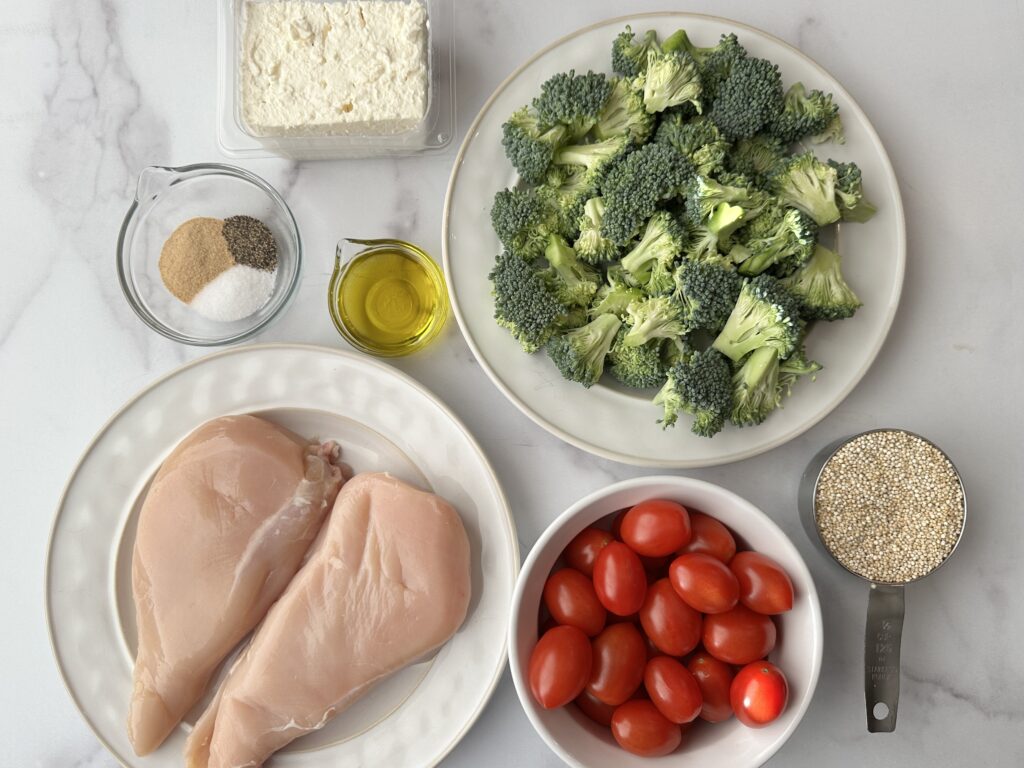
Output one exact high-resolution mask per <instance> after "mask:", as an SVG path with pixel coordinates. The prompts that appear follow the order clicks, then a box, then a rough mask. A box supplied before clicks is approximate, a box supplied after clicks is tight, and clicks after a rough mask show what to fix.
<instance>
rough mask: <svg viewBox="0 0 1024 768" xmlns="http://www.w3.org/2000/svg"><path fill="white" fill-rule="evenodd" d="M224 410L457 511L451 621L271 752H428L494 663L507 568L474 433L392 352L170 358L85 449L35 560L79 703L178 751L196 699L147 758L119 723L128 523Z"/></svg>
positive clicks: (392, 757) (115, 725) (111, 724)
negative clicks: (323, 447) (323, 445)
mask: <svg viewBox="0 0 1024 768" xmlns="http://www.w3.org/2000/svg"><path fill="white" fill-rule="evenodd" d="M234 413H255V414H258V415H261V416H264V417H265V418H268V419H270V420H272V421H275V422H277V423H279V424H281V425H283V426H285V427H288V428H289V429H292V430H293V431H295V432H297V433H298V434H301V435H303V436H305V437H308V438H313V437H318V438H320V439H335V440H337V441H338V442H339V443H340V444H341V446H342V458H343V460H345V461H346V462H348V463H349V464H350V465H352V467H353V469H354V470H355V471H357V472H362V471H370V470H373V471H388V472H391V473H392V474H394V475H396V476H398V477H400V478H402V479H404V480H407V481H409V482H412V483H414V484H416V485H419V486H421V487H426V488H429V489H430V490H433V491H434V492H435V493H438V494H440V495H441V496H443V497H444V498H446V499H448V500H449V501H450V502H451V503H452V504H453V505H454V506H455V508H456V509H457V510H458V511H459V514H460V515H461V516H462V520H463V522H464V523H465V526H466V532H467V533H468V535H469V540H470V547H471V552H472V556H471V563H472V584H473V595H472V598H471V600H470V606H469V613H468V615H467V618H466V621H465V623H464V624H463V625H462V627H461V628H460V629H459V631H458V632H457V633H456V634H455V636H454V637H453V638H452V639H451V640H450V641H449V642H448V643H447V644H446V645H445V646H444V647H443V648H442V649H441V650H440V652H439V653H438V654H437V655H436V656H435V657H434V658H433V659H431V660H429V661H425V662H422V663H419V664H415V665H412V666H410V667H407V668H405V669H404V670H402V671H401V672H399V673H397V674H396V675H394V676H392V677H391V678H389V679H387V680H386V681H385V682H383V683H382V684H381V685H379V686H378V687H376V688H375V689H374V690H373V691H372V692H371V693H370V694H368V695H367V696H366V697H364V698H363V699H361V700H360V701H358V702H357V703H356V704H354V705H353V706H352V707H351V708H350V709H348V710H346V711H345V712H344V713H342V714H341V715H339V716H338V717H337V718H335V719H334V720H333V721H332V722H331V723H329V724H328V725H327V726H326V727H325V728H323V729H322V730H321V731H319V732H317V733H314V734H311V735H310V736H307V737H305V738H303V739H300V740H298V741H296V742H294V743H293V744H292V745H291V746H290V747H288V748H287V749H286V750H285V751H283V752H282V753H280V754H279V755H278V756H276V757H274V758H273V759H272V760H271V763H270V764H272V765H274V766H282V767H284V766H293V767H294V768H311V767H312V766H318V767H320V766H325V765H330V766H332V767H334V768H348V767H351V768H355V767H356V766H367V765H386V766H388V767H389V768H405V767H408V768H412V767H413V766H416V767H417V768H419V767H421V766H432V765H434V764H436V763H437V762H439V761H440V760H441V759H442V758H443V757H444V756H445V755H446V754H447V753H448V752H449V751H450V750H451V749H452V747H454V746H455V744H456V743H457V742H458V741H459V739H460V738H461V737H462V736H463V735H464V734H465V733H466V731H467V730H468V729H469V727H470V726H471V725H472V724H473V722H474V721H475V720H476V718H477V716H478V715H479V714H480V712H481V710H482V709H483V707H484V704H485V703H486V702H487V700H488V698H490V695H491V693H492V692H493V690H494V688H495V686H496V685H497V682H498V679H499V677H500V675H501V672H502V670H503V668H504V666H505V658H506V633H507V627H508V606H509V603H510V600H511V595H512V589H513V586H514V582H515V577H516V574H517V572H518V569H519V554H518V545H517V541H516V535H515V529H514V526H513V522H512V518H511V516H510V514H509V509H508V505H507V503H506V501H505V497H504V495H503V493H502V490H501V487H500V485H499V484H498V480H497V479H496V478H495V475H494V472H493V471H492V470H491V467H490V465H489V464H488V463H487V459H486V458H485V457H484V455H483V453H482V452H481V451H480V448H479V446H478V445H477V444H476V442H475V441H474V440H473V438H472V436H470V434H469V433H468V432H467V431H466V428H465V427H464V426H463V425H462V424H461V423H460V422H459V420H458V419H457V418H456V417H455V416H454V415H453V414H452V413H451V411H449V410H448V409H447V408H446V407H445V406H444V405H443V404H442V403H441V402H440V401H439V400H438V399H437V398H435V397H434V396H433V395H432V394H430V393H429V392H428V391H427V390H425V389H424V388H423V387H421V386H420V385H419V384H417V383H416V382H415V381H413V380H412V379H410V378H409V377H407V376H405V375H404V374H402V373H400V372H398V371H396V370H395V369H394V368H391V367H390V366H387V365H385V364H383V363H380V362H377V361H375V360H371V359H369V358H367V357H363V356H358V355H355V354H352V353H348V352H342V351H338V350H332V349H326V348H321V347H310V346H296V345H280V344H271V345H261V346H247V347H239V348H237V349H231V350H227V351H225V352H220V353H217V354H214V355H211V356H209V357H205V358H203V359H201V360H198V361H196V362H193V363H191V364H189V365H186V366H184V367H182V368H179V369H178V370H176V371H174V372H173V373H171V374H169V375H168V376H166V377H165V378H163V379H161V380H159V381H158V382H156V383H155V384H153V385H152V386H150V387H149V388H147V389H146V390H144V391H143V392H142V393H141V394H139V395H138V396H137V397H136V398H135V399H133V400H132V401H130V402H129V403H128V404H127V405H126V406H125V407H124V408H122V409H121V410H120V411H119V412H118V413H117V414H116V415H115V416H114V417H113V418H112V419H111V421H110V422H109V423H108V424H107V425H106V426H105V427H104V428H103V429H102V430H101V431H100V433H99V435H97V437H96V438H95V440H94V441H93V443H92V445H90V446H89V448H88V449H87V450H86V452H85V454H84V455H83V456H82V459H81V460H80V462H79V464H78V467H77V468H76V469H75V471H74V473H73V474H72V476H71V479H70V480H69V481H68V485H67V488H66V489H65V492H64V495H63V498H62V499H61V502H60V506H59V508H58V510H57V516H56V519H55V521H54V526H53V531H52V535H51V540H50V548H49V553H48V559H47V567H46V578H47V583H46V600H47V619H48V622H49V628H50V637H51V641H52V644H53V650H54V654H55V656H56V659H57V663H58V665H59V666H60V670H61V673H62V675H63V676H64V681H65V683H66V685H67V688H68V691H69V692H70V694H71V696H72V698H73V699H74V701H75V703H76V705H77V706H78V708H79V710H80V711H81V713H82V716H83V717H84V718H85V719H86V721H87V722H88V724H89V725H90V726H91V727H92V729H93V731H95V733H96V735H97V736H98V737H99V739H100V741H102V742H103V744H104V745H105V746H106V747H107V748H108V749H109V750H110V751H111V752H112V753H113V755H114V756H115V757H116V758H117V759H118V760H119V761H120V762H121V764H122V765H125V766H131V768H143V766H145V767H146V768H171V767H172V766H173V768H180V766H181V765H182V762H183V758H182V749H183V746H184V742H185V738H186V736H187V734H188V731H189V730H190V728H191V723H193V722H194V721H195V718H196V717H197V716H198V714H199V712H200V711H201V707H202V704H203V703H205V702H201V704H200V706H198V707H197V708H196V710H195V711H193V712H192V713H190V715H189V716H188V717H186V721H185V723H183V724H182V725H181V726H180V727H178V728H177V729H176V730H175V731H174V732H173V733H172V735H171V736H170V738H169V739H168V740H167V741H166V742H165V743H164V745H163V746H161V747H160V748H159V749H158V750H157V751H156V752H155V753H154V754H153V755H151V756H149V757H146V758H145V759H140V758H137V757H135V755H134V752H133V751H132V749H131V746H130V745H129V743H128V737H127V732H126V730H125V723H126V716H127V711H128V699H129V696H130V694H131V689H132V687H131V668H132V661H133V658H134V652H135V622H134V609H133V606H132V599H131V583H130V562H131V552H132V547H133V542H134V536H135V523H136V520H137V515H138V510H139V508H140V505H141V502H142V498H143V496H144V493H145V490H146V488H147V487H148V484H149V481H150V479H151V478H152V476H153V474H154V473H155V472H156V470H157V468H158V467H159V466H160V463H161V462H162V461H163V459H164V458H165V457H166V456H167V454H168V453H170V451H171V450H172V449H173V448H174V446H175V445H177V444H178V442H179V441H181V439H182V438H184V437H185V435H187V434H188V433H189V432H191V431H192V430H193V429H194V428H195V427H197V426H198V425H200V424H202V423H203V422H205V421H207V420H209V419H212V418H214V417H217V416H223V415H226V414H234Z"/></svg>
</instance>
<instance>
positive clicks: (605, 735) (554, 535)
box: [509, 476, 823, 768]
mask: <svg viewBox="0 0 1024 768" xmlns="http://www.w3.org/2000/svg"><path fill="white" fill-rule="evenodd" d="M645 499H674V500H676V501H678V502H680V503H682V504H683V505H684V506H687V507H691V508H693V509H697V510H700V511H702V512H706V513H707V514H709V515H712V516H714V517H715V518H717V519H718V520H720V521H721V522H723V523H724V524H725V525H727V526H728V527H729V528H730V530H732V532H733V533H734V534H735V535H736V537H737V540H738V541H739V542H740V543H741V546H743V547H744V548H749V549H755V550H757V551H758V552H763V553H764V554H766V555H768V556H770V557H772V558H774V559H775V560H776V561H778V562H779V564H780V565H782V566H783V567H784V568H785V569H786V572H787V573H788V574H789V577H790V578H791V579H792V581H793V587H794V590H795V600H794V603H793V610H791V611H789V612H788V613H786V614H783V615H782V616H779V617H776V620H777V624H778V628H779V633H778V635H779V640H778V643H777V645H776V646H775V649H774V650H773V651H772V652H771V654H769V657H768V658H769V659H770V660H771V661H772V662H774V663H776V664H777V665H778V666H779V667H781V668H782V670H783V672H785V674H786V678H787V679H788V681H789V689H790V690H789V705H788V706H787V707H786V710H785V712H783V713H782V716H781V717H780V718H779V719H778V720H776V721H775V722H774V723H772V724H771V725H769V726H768V727H766V728H760V729H754V728H747V727H746V726H744V725H742V724H740V723H739V722H738V721H737V720H736V719H735V718H732V719H731V720H729V721H727V722H725V723H719V724H717V725H714V726H711V725H708V724H707V723H701V727H698V728H695V729H694V730H693V731H692V732H691V733H690V734H689V736H688V737H687V738H686V739H685V741H684V744H683V746H682V747H681V748H680V750H678V751H676V752H674V753H673V754H671V755H668V756H666V757H661V758H649V757H637V756H635V755H632V754H630V753H628V752H626V751H625V750H623V749H621V748H620V747H619V746H618V745H617V744H616V743H615V740H614V739H613V738H612V736H611V732H610V731H609V730H608V729H607V728H602V727H600V726H598V725H597V724H596V723H594V722H592V721H591V720H590V719H588V718H587V717H586V716H584V715H583V714H582V713H580V712H579V711H578V710H577V709H576V708H575V707H565V708H562V709H554V710H544V709H542V708H541V707H540V706H539V705H538V704H537V703H536V702H535V701H534V700H533V696H532V695H531V694H530V687H529V683H528V682H527V668H528V665H529V659H530V652H531V651H532V650H533V647H534V644H535V643H536V642H537V612H538V607H539V606H540V601H541V592H542V590H543V588H544V582H545V581H546V579H547V576H548V574H549V573H550V572H551V569H552V567H553V566H554V564H555V561H556V560H557V559H558V556H559V554H560V553H561V552H562V550H563V549H565V546H566V545H567V544H568V543H569V542H570V541H571V540H572V538H573V537H574V536H575V535H576V534H577V533H579V532H580V531H581V530H583V529H584V528H586V527H587V526H589V525H591V524H593V523H595V522H597V521H598V520H600V519H601V518H603V517H605V516H606V515H610V514H612V513H613V512H616V511H617V510H620V509H623V508H625V507H630V506H632V505H634V504H637V503H638V502H640V501H643V500H645ZM822 636H823V631H822V624H821V606H820V605H819V604H818V593H817V591H816V590H815V588H814V582H813V581H812V580H811V574H810V572H809V571H808V570H807V566H806V565H805V564H804V561H803V558H801V557H800V553H799V552H797V550H796V547H794V546H793V543H792V542H791V541H790V540H789V538H788V537H787V536H786V534H784V533H783V532H782V530H781V529H780V528H779V527H778V526H777V525H776V524H775V523H774V522H772V520H771V519H770V518H769V517H768V516H767V515H765V514H764V513H763V512H762V511H761V510H759V509H758V508H757V507H755V506H754V505H753V504H751V503H750V502H748V501H746V500H745V499H743V498H740V497H739V496H737V495H736V494H734V493H732V492H730V491H727V490H725V489H724V488H721V487H719V486H717V485H712V484H711V483H705V482H703V481H701V480H694V479H691V478H688V477H671V476H666V477H642V478H636V479H633V480H626V481H623V482H621V483H615V484H614V485H610V486H608V487H607V488H603V489H601V490H599V491H597V492H595V493H592V494H590V495H589V496H586V497H584V498H582V499H580V500H579V501H578V502H576V503H575V504H573V505H572V506H571V507H569V509H567V510H566V511H565V512H563V513H562V514H561V515H560V516H559V517H558V519H557V520H555V521H554V522H553V523H552V524H551V525H550V526H548V529H547V530H546V531H544V533H543V535H541V537H540V539H539V540H538V541H537V543H536V544H535V545H534V547H533V550H532V551H531V552H530V554H529V556H528V557H527V558H526V562H525V563H524V564H523V568H522V571H521V572H520V574H519V581H518V583H517V584H516V590H515V594H514V595H513V597H512V618H511V622H510V625H509V662H510V664H511V667H512V680H513V681H514V682H515V686H516V692H517V693H518V694H519V700H520V702H522V705H523V709H525V710H526V714H527V716H528V717H529V718H530V722H531V723H533V727H534V728H536V729H537V733H539V734H540V736H541V738H543V739H544V741H546V742H547V744H548V746H549V747H551V749H552V750H554V752H555V753H556V754H557V755H558V756H559V757H561V758H562V759H563V760H564V761H565V762H566V763H568V764H569V765H571V766H576V767H577V768H606V767H607V768H658V767H659V766H669V765H672V766H678V765H680V764H686V765H714V766H716V768H754V766H759V765H761V764H762V763H764V762H765V761H766V760H768V758H769V757H771V756H772V755H773V754H775V752H776V751H777V750H778V749H779V748H780V747H781V746H782V745H783V744H784V743H785V742H786V739H788V738H789V737H790V736H791V735H792V733H793V731H795V730H796V727H797V725H798V724H799V723H800V720H801V718H803V716H804V713H805V712H806V711H807V707H808V706H809V705H810V703H811V698H812V696H813V695H814V688H815V686H816V685H817V682H818V673H819V672H820V671H821V654H822ZM684 755H685V758H684V757H683V756H684ZM684 761H685V762H684Z"/></svg>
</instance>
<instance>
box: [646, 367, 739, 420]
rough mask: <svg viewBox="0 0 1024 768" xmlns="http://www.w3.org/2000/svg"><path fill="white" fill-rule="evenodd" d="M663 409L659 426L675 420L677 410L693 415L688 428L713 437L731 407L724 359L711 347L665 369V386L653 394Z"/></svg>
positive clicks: (727, 369)
mask: <svg viewBox="0 0 1024 768" xmlns="http://www.w3.org/2000/svg"><path fill="white" fill-rule="evenodd" d="M654 404H655V405H660V406H661V407H662V408H663V409H664V415H663V416H662V418H661V423H662V426H663V427H670V426H672V425H673V424H675V423H676V420H677V419H678V417H679V414H680V413H683V412H685V413H689V414H691V415H692V416H693V426H692V428H691V429H692V431H693V433H694V434H695V435H699V436H700V437H713V436H714V435H716V434H717V433H718V432H720V431H721V430H722V427H723V426H725V420H726V418H727V417H728V416H729V413H730V411H731V410H732V372H731V370H730V368H729V363H728V361H727V360H726V359H725V358H724V357H722V355H721V354H719V353H718V352H717V351H716V350H714V349H706V350H704V351H703V352H696V353H694V354H693V355H692V356H691V357H690V359H689V360H687V361H686V362H680V363H676V364H675V365H674V366H672V368H671V369H670V370H669V372H668V380H667V381H666V382H665V386H663V387H662V388H661V390H659V392H658V394H657V395H655V397H654Z"/></svg>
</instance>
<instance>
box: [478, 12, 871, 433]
mask: <svg viewBox="0 0 1024 768" xmlns="http://www.w3.org/2000/svg"><path fill="white" fill-rule="evenodd" d="M612 69H613V70H614V72H615V75H614V76H610V77H609V76H606V75H604V74H600V73H594V72H587V73H585V74H577V73H576V72H574V71H573V72H566V73H562V74H557V75H555V76H554V77H552V78H551V79H549V80H548V81H547V82H546V83H544V84H543V85H542V86H541V89H540V94H539V95H538V96H537V98H535V99H534V100H533V103H532V104H529V105H527V106H524V107H523V108H522V109H520V110H518V111H517V112H516V113H515V114H513V115H512V116H511V117H510V118H509V119H508V121H507V122H506V123H505V125H504V126H503V131H502V144H503V146H504V148H505V152H506V155H507V156H508V159H509V160H510V161H511V162H512V164H513V166H514V167H515V168H516V170H517V172H518V174H519V177H520V184H519V185H518V186H516V187H514V188H512V189H504V190H501V191H500V192H498V194H497V195H496V196H495V198H494V204H493V206H492V208H491V221H492V223H493V226H494V231H495V233H496V234H497V236H498V238H499V240H500V241H501V244H502V246H503V248H504V251H503V252H502V253H501V254H500V255H499V256H498V258H497V261H496V263H495V265H494V269H493V271H492V272H491V274H490V278H491V281H492V285H493V293H494V307H495V318H496V320H497V322H498V323H499V324H500V325H501V326H503V327H504V328H506V329H507V330H508V331H509V332H510V333H511V334H512V336H513V337H514V338H515V339H516V340H517V341H518V342H519V343H520V345H522V347H523V349H524V350H526V351H527V352H531V353H532V352H535V351H537V350H539V349H541V348H543V349H544V350H545V351H546V352H547V354H548V356H549V357H550V358H551V360H552V362H553V363H554V364H555V366H556V367H557V368H558V370H559V371H560V372H561V374H562V375H563V376H564V377H565V378H566V379H569V380H570V381H575V382H578V383H580V384H582V385H583V386H584V387H590V386H592V385H593V384H595V383H597V381H598V380H599V379H600V378H601V377H602V375H603V374H604V373H605V371H606V370H607V371H608V372H609V373H610V374H611V376H613V377H614V378H615V379H617V380H618V381H619V382H621V384H623V385H624V386H627V387H632V388H636V389H648V390H651V391H652V392H654V391H655V390H656V394H654V397H653V402H654V404H655V405H657V406H659V407H660V408H661V409H662V411H663V415H662V417H661V419H660V421H661V423H662V424H663V426H666V427H667V426H670V425H673V424H675V423H676V421H677V420H678V417H679V414H680V413H686V414H689V415H690V416H692V425H693V426H692V430H693V432H694V433H695V434H697V435H701V436H704V437H711V436H713V435H715V434H716V433H717V432H719V431H720V430H721V429H722V428H723V426H724V425H725V423H726V422H731V423H733V424H735V425H737V426H741V427H742V426H748V425H753V424H760V423H761V422H762V421H764V420H765V418H767V417H768V415H769V414H771V412H772V411H774V410H775V409H776V408H778V407H780V404H781V402H782V400H783V398H784V397H786V396H788V395H789V393H790V391H791V389H792V387H793V384H794V382H795V381H796V380H797V379H798V378H800V377H802V376H808V375H810V376H812V377H813V375H814V374H815V373H816V372H817V371H818V370H820V369H821V366H820V365H819V364H818V363H816V362H814V361H812V360H809V359H808V358H807V356H806V354H805V352H804V339H805V337H806V334H807V331H808V327H809V325H810V324H811V323H812V322H813V321H815V320H823V321H831V320H840V319H844V318H848V317H851V316H852V315H853V314H854V312H855V311H856V310H857V308H858V307H859V306H860V301H859V300H858V299H857V296H856V294H855V293H854V291H853V289H852V288H850V286H849V285H848V284H847V283H846V280H845V279H844V278H843V274H842V270H841V262H840V256H839V254H838V253H836V252H835V251H833V250H830V249H828V248H826V247H824V246H823V245H822V244H821V243H819V242H818V236H819V232H820V230H821V228H822V227H825V226H827V225H829V224H833V223H835V222H838V221H850V222H863V221H867V220H868V219H869V218H871V216H872V215H873V214H874V212H875V207H874V206H873V205H872V204H871V203H870V202H869V201H868V199H867V198H866V197H865V196H864V191H863V187H862V181H861V172H860V169H859V168H858V167H857V165H856V164H854V163H843V162H836V161H834V160H828V161H827V162H824V161H821V160H819V159H818V158H817V157H816V156H815V154H814V152H813V151H811V150H809V149H808V146H809V145H814V144H821V143H823V142H827V141H835V142H839V143H842V141H843V127H842V122H841V121H840V119H839V111H838V107H837V106H836V104H835V103H834V102H833V100H832V96H831V95H830V94H827V93H822V92H821V91H817V90H811V91H808V90H807V89H806V88H805V87H804V85H803V84H802V83H794V84H793V85H791V86H790V87H789V88H784V87H783V83H782V77H781V75H780V73H779V70H778V68H777V67H776V66H775V65H774V64H772V63H771V62H769V61H767V60H765V59H760V58H756V57H754V56H751V55H749V54H748V53H747V51H746V50H745V49H744V48H743V46H742V45H741V44H740V42H739V41H738V40H737V38H736V36H735V35H723V36H722V38H721V39H720V40H719V42H718V43H717V45H714V46H712V47H709V48H699V47H697V46H696V45H694V43H693V42H692V41H691V40H690V38H689V36H688V35H687V34H686V32H685V31H684V30H679V31H678V32H676V33H675V34H673V35H671V36H669V37H668V38H666V39H664V40H659V39H658V37H657V35H656V34H655V33H654V32H646V33H645V34H643V35H641V36H637V35H634V34H633V32H632V30H631V29H630V28H629V27H627V28H626V29H625V31H624V32H622V34H620V35H619V36H618V37H616V38H615V40H614V42H613V43H612Z"/></svg>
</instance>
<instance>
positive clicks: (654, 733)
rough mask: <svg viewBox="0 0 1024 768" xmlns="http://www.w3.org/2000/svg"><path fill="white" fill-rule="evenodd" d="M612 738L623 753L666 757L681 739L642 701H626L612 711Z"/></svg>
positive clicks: (675, 729)
mask: <svg viewBox="0 0 1024 768" xmlns="http://www.w3.org/2000/svg"><path fill="white" fill-rule="evenodd" d="M612 736H614V737H615V740H616V741H617V742H619V746H620V747H622V748H623V749H624V750H626V751H627V752H632V753H633V754H634V755H641V756H642V757H658V756H660V755H667V754H668V753H669V752H672V751H673V750H675V748H676V747H678V746H679V743H680V742H681V741H682V740H683V732H682V730H680V728H679V726H678V725H676V724H675V723H673V722H670V721H669V720H668V718H666V717H665V716H664V715H663V714H661V712H659V711H658V708H657V707H656V706H654V704H652V703H651V702H649V701H647V700H646V699H634V700H633V701H627V702H626V703H625V704H623V705H622V706H621V707H619V708H618V709H616V710H615V714H614V715H612Z"/></svg>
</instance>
